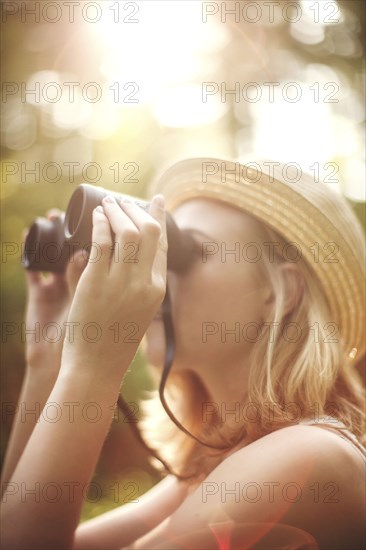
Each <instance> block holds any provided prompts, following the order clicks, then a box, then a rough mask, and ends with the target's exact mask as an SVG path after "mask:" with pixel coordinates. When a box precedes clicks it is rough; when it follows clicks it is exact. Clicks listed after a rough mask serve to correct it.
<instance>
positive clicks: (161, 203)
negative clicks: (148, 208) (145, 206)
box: [154, 195, 165, 208]
mask: <svg viewBox="0 0 366 550" xmlns="http://www.w3.org/2000/svg"><path fill="white" fill-rule="evenodd" d="M154 200H155V203H156V204H157V205H158V206H160V208H164V206H165V200H164V197H163V195H155V197H154Z"/></svg>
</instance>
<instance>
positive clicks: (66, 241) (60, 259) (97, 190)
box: [22, 183, 199, 273]
mask: <svg viewBox="0 0 366 550" xmlns="http://www.w3.org/2000/svg"><path fill="white" fill-rule="evenodd" d="M107 195H113V196H114V197H116V199H121V198H122V197H128V198H129V199H130V200H132V201H133V202H134V203H136V204H137V205H138V206H140V207H141V208H143V209H144V210H148V208H149V205H150V203H149V202H147V201H144V200H141V199H137V198H135V197H131V196H130V195H123V194H120V193H116V192H114V191H109V190H108V189H104V188H103V187H96V186H93V185H89V184H87V183H83V184H81V185H79V187H77V188H76V189H75V191H74V193H73V194H72V196H71V199H70V201H69V204H68V206H67V210H66V213H65V215H64V216H61V217H58V218H55V219H52V220H47V219H45V218H36V220H35V221H34V223H33V224H32V225H31V227H30V230H29V232H28V235H27V238H26V241H25V245H24V252H23V255H22V263H23V266H24V267H25V268H26V269H29V270H31V271H51V272H55V273H57V272H58V273H62V272H64V271H65V269H66V266H67V263H68V261H69V260H70V258H71V256H72V255H73V253H74V252H76V251H77V250H79V249H85V250H88V248H89V247H90V246H91V245H92V244H93V243H92V213H93V210H94V208H96V207H97V206H98V205H100V204H102V199H103V198H104V197H106V196H107ZM166 226H167V239H168V258H167V263H168V269H171V270H172V271H177V272H181V271H185V270H186V269H187V268H188V267H189V265H190V264H191V263H192V262H193V261H194V259H195V258H196V257H197V253H198V250H199V247H198V244H197V241H195V239H194V238H193V237H192V235H189V234H187V233H185V232H184V231H181V230H180V229H179V228H178V226H177V225H176V223H175V222H174V220H173V218H172V216H171V215H170V214H169V213H168V212H166Z"/></svg>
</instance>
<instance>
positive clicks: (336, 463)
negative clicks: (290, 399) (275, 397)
mask: <svg viewBox="0 0 366 550" xmlns="http://www.w3.org/2000/svg"><path fill="white" fill-rule="evenodd" d="M364 515H365V464H364V462H363V460H362V456H361V454H360V453H358V452H357V449H356V448H354V447H353V445H351V444H350V443H349V442H348V441H344V440H343V439H342V438H341V437H340V436H339V435H337V434H336V433H334V432H333V431H330V430H327V429H325V428H320V427H317V426H307V425H297V426H290V427H286V428H283V429H281V430H277V431H276V432H272V433H271V434H268V435H266V436H264V437H262V438H261V439H259V440H257V441H255V442H253V443H251V444H250V445H248V446H246V447H244V448H242V449H239V450H238V451H236V452H234V453H233V454H231V455H230V456H229V457H227V458H226V459H225V460H223V462H222V463H221V464H220V465H219V466H218V467H217V468H215V469H214V470H213V471H212V472H211V473H210V475H209V476H208V477H207V478H206V479H205V480H204V481H203V482H202V483H201V484H200V485H199V486H198V487H197V488H196V489H195V491H194V492H192V493H191V494H190V495H189V496H188V497H187V499H186V500H185V502H184V503H183V504H182V505H181V507H180V508H179V509H178V510H177V512H176V513H175V514H173V516H172V517H171V523H170V527H171V528H172V529H173V531H176V530H180V529H181V526H183V525H186V526H187V525H196V527H197V528H198V527H199V526H200V527H201V528H202V527H203V525H209V524H212V523H213V522H222V521H227V520H228V518H229V519H230V520H231V521H234V523H235V524H236V525H240V524H243V523H246V524H247V523H258V522H259V523H262V524H263V523H266V524H268V525H269V524H276V525H279V524H285V525H290V526H292V527H294V528H297V529H299V530H302V531H304V532H306V533H309V534H310V535H311V536H312V537H314V538H315V540H316V541H317V543H318V544H319V546H320V548H357V547H358V548H360V547H362V544H363V542H364V532H365V529H364V527H365V526H364Z"/></svg>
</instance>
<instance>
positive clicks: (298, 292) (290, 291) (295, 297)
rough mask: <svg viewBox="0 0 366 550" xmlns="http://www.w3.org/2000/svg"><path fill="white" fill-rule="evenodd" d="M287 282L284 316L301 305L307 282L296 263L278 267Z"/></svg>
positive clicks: (286, 263) (287, 263)
mask: <svg viewBox="0 0 366 550" xmlns="http://www.w3.org/2000/svg"><path fill="white" fill-rule="evenodd" d="M278 269H279V270H280V271H282V276H283V277H284V280H285V303H284V315H288V314H289V313H291V312H292V311H293V310H294V308H295V307H296V306H297V305H298V304H299V303H300V301H301V298H302V296H303V294H304V289H305V281H304V277H303V274H302V273H301V271H300V269H299V268H298V266H297V265H296V264H295V263H290V262H285V263H283V264H280V265H279V266H278Z"/></svg>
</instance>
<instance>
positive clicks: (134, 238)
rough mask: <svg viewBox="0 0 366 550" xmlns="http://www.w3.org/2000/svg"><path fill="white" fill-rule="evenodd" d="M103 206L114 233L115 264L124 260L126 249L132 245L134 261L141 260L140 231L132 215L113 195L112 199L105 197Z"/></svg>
mask: <svg viewBox="0 0 366 550" xmlns="http://www.w3.org/2000/svg"><path fill="white" fill-rule="evenodd" d="M103 208H104V212H105V214H106V216H107V217H108V220H109V223H110V227H111V230H112V231H113V233H114V240H115V248H116V250H115V253H114V258H113V260H114V261H113V264H114V265H115V266H116V267H117V265H118V264H119V263H121V262H123V260H124V257H125V255H126V250H128V248H129V247H130V246H132V247H133V249H134V252H135V253H134V260H133V263H138V261H139V246H140V232H139V230H138V228H137V227H136V225H135V224H134V223H133V221H132V220H131V219H130V217H129V216H128V215H127V214H126V213H125V212H124V211H123V210H122V208H121V207H120V206H119V204H118V203H117V201H116V200H115V198H114V197H113V196H111V199H109V197H106V198H105V199H103Z"/></svg>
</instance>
